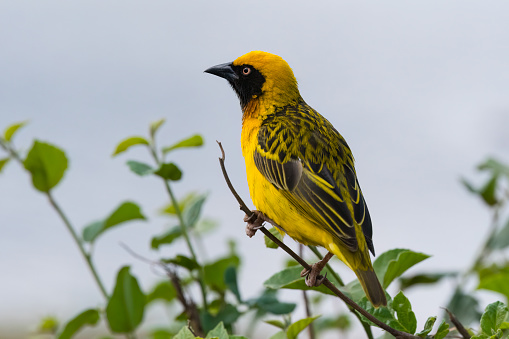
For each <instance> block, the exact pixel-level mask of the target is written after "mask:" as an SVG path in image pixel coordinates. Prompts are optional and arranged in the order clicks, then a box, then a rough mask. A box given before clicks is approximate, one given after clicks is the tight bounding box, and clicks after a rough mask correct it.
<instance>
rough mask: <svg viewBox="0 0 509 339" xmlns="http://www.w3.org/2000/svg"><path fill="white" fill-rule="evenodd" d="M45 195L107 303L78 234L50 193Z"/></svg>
mask: <svg viewBox="0 0 509 339" xmlns="http://www.w3.org/2000/svg"><path fill="white" fill-rule="evenodd" d="M46 195H47V197H48V200H49V203H50V204H51V206H53V208H54V209H55V211H56V212H57V214H58V215H59V217H60V219H62V221H63V222H64V224H65V226H66V227H67V230H68V231H69V233H71V236H72V238H73V239H74V242H75V243H76V245H77V246H78V248H79V250H80V252H81V255H83V258H85V261H86V262H87V265H88V268H89V269H90V272H91V273H92V275H93V277H94V280H95V282H96V284H97V286H98V287H99V289H100V290H101V293H102V295H103V297H104V299H106V301H109V299H110V298H109V296H108V293H107V292H106V289H105V288H104V285H103V283H102V281H101V278H100V277H99V274H97V271H96V269H95V267H94V264H93V263H92V258H91V256H90V254H89V253H87V251H86V250H85V248H84V247H83V243H82V242H81V240H80V238H79V237H78V234H76V231H75V230H74V228H73V227H72V225H71V223H70V222H69V219H68V218H67V216H66V215H65V214H64V212H63V211H62V209H61V208H60V206H59V205H58V204H57V202H56V201H55V199H54V198H53V196H52V195H51V193H50V192H47V193H46Z"/></svg>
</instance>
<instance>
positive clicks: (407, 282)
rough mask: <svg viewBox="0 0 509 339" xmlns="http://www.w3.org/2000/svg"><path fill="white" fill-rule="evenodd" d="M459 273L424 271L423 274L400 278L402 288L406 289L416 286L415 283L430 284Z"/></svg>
mask: <svg viewBox="0 0 509 339" xmlns="http://www.w3.org/2000/svg"><path fill="white" fill-rule="evenodd" d="M456 274H457V273H456V272H444V273H422V274H416V275H413V276H410V277H408V278H407V277H401V278H400V279H399V282H400V288H401V289H402V290H405V289H407V288H409V287H412V286H415V285H429V284H435V283H437V282H439V281H440V280H442V279H443V278H447V277H453V276H455V275H456Z"/></svg>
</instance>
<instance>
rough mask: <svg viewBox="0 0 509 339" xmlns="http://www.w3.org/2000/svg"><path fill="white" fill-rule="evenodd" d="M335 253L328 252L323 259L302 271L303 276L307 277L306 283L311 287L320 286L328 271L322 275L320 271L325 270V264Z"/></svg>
mask: <svg viewBox="0 0 509 339" xmlns="http://www.w3.org/2000/svg"><path fill="white" fill-rule="evenodd" d="M333 255H334V254H332V253H331V252H328V253H327V254H326V255H325V257H323V259H322V260H320V261H319V262H317V263H314V264H313V265H311V269H307V268H305V269H303V270H302V272H300V276H301V277H306V285H308V286H309V287H316V286H320V285H321V284H322V283H323V282H324V281H325V279H327V272H326V273H325V275H321V274H320V272H321V271H322V270H323V268H324V267H325V265H327V263H328V262H329V260H330V259H331V258H332V256H333Z"/></svg>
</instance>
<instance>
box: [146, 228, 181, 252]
mask: <svg viewBox="0 0 509 339" xmlns="http://www.w3.org/2000/svg"><path fill="white" fill-rule="evenodd" d="M181 236H182V229H181V227H180V226H174V227H172V228H170V229H169V230H168V231H167V232H165V233H163V234H161V235H158V236H155V237H153V238H152V241H151V243H150V247H152V248H153V249H155V250H157V249H159V247H160V246H161V245H169V244H171V243H172V242H173V241H175V240H176V239H178V238H180V237H181Z"/></svg>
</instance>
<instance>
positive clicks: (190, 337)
mask: <svg viewBox="0 0 509 339" xmlns="http://www.w3.org/2000/svg"><path fill="white" fill-rule="evenodd" d="M194 338H196V337H195V336H194V334H193V332H191V331H190V330H189V329H188V328H187V325H186V326H185V327H182V329H181V330H180V331H179V332H178V333H177V334H176V335H175V336H174V337H173V339H194Z"/></svg>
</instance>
